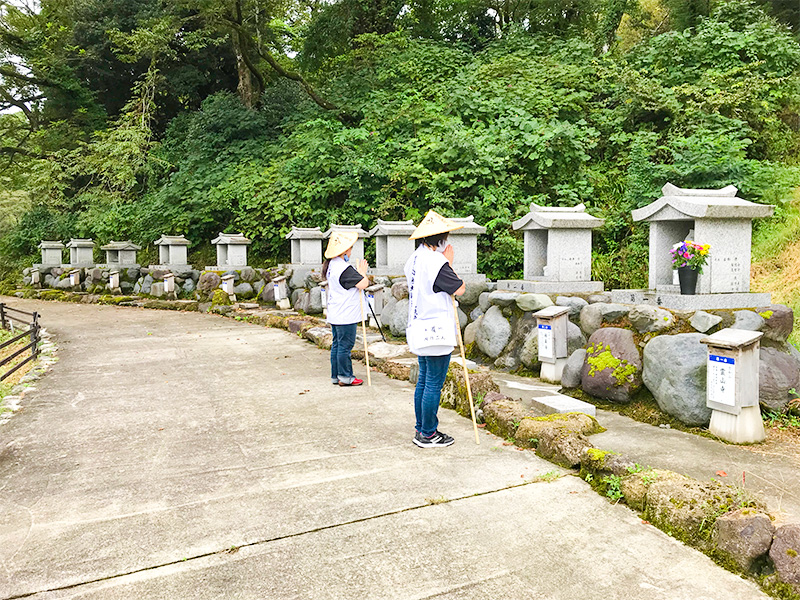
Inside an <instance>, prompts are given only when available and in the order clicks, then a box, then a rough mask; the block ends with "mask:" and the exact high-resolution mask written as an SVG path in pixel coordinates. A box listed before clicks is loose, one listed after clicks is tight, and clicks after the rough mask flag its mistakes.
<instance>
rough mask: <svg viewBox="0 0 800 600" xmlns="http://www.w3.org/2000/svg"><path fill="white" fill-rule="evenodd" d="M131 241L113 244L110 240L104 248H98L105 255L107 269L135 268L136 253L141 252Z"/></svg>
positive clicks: (136, 264)
mask: <svg viewBox="0 0 800 600" xmlns="http://www.w3.org/2000/svg"><path fill="white" fill-rule="evenodd" d="M141 249H142V247H141V246H137V245H136V244H134V243H133V242H131V241H125V242H115V241H114V240H111V241H110V242H109V243H108V244H106V245H105V246H100V250H102V251H103V252H105V253H106V265H107V266H109V267H135V266H138V263H137V262H136V252H137V251H139V250H141Z"/></svg>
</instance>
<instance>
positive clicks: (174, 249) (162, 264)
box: [150, 235, 189, 269]
mask: <svg viewBox="0 0 800 600" xmlns="http://www.w3.org/2000/svg"><path fill="white" fill-rule="evenodd" d="M154 243H155V245H156V246H158V263H159V264H157V265H150V268H151V269H152V268H164V269H171V268H176V267H183V268H187V269H188V268H189V259H188V257H187V251H188V248H189V240H187V239H186V238H185V237H183V236H182V235H162V236H161V237H160V238H158V239H157V240H156V241H155V242H154Z"/></svg>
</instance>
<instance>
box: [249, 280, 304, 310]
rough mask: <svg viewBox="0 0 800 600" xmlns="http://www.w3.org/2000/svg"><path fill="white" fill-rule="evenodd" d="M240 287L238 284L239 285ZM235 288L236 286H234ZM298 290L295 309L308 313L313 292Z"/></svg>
mask: <svg viewBox="0 0 800 600" xmlns="http://www.w3.org/2000/svg"><path fill="white" fill-rule="evenodd" d="M237 287H238V286H237ZM234 289H235V288H234ZM295 291H296V292H297V291H299V292H300V293H299V294H297V295H296V296H295V294H292V296H295V298H294V309H295V310H296V311H301V312H304V313H308V309H309V308H310V307H311V293H310V292H307V291H305V290H303V289H300V290H295Z"/></svg>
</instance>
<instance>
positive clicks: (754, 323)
mask: <svg viewBox="0 0 800 600" xmlns="http://www.w3.org/2000/svg"><path fill="white" fill-rule="evenodd" d="M733 316H734V317H735V318H736V320H735V321H734V322H733V325H731V329H746V330H747V331H763V330H764V325H765V322H764V317H762V316H761V315H759V314H756V313H754V312H753V311H752V310H737V311H734V313H733Z"/></svg>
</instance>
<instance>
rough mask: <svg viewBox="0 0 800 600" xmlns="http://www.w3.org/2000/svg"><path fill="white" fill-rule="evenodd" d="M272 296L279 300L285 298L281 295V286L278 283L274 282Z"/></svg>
mask: <svg viewBox="0 0 800 600" xmlns="http://www.w3.org/2000/svg"><path fill="white" fill-rule="evenodd" d="M272 297H273V299H274V300H275V302H277V301H278V300H283V297H282V296H281V286H280V284H278V283H274V284H272Z"/></svg>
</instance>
